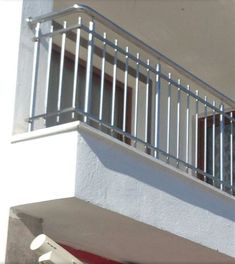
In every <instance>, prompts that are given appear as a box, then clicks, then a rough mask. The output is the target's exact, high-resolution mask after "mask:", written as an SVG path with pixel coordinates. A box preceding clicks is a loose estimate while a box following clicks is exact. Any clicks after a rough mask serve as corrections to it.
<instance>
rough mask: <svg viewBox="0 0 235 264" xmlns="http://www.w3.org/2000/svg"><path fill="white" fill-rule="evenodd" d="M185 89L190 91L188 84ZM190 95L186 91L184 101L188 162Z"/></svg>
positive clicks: (186, 157)
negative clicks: (185, 99)
mask: <svg viewBox="0 0 235 264" xmlns="http://www.w3.org/2000/svg"><path fill="white" fill-rule="evenodd" d="M187 90H188V91H190V86H189V85H187ZM189 109H190V95H189V93H187V101H186V139H185V143H186V144H185V162H186V164H189V114H190V112H189V111H190V110H189ZM186 172H188V166H187V165H186Z"/></svg>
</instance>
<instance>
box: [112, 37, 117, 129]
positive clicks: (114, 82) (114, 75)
mask: <svg viewBox="0 0 235 264" xmlns="http://www.w3.org/2000/svg"><path fill="white" fill-rule="evenodd" d="M114 45H115V48H114V61H113V87H112V110H111V126H114V122H115V100H116V81H117V54H118V50H117V45H118V41H117V39H115V41H114ZM112 133H113V131H112Z"/></svg>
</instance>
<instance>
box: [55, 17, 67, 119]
mask: <svg viewBox="0 0 235 264" xmlns="http://www.w3.org/2000/svg"><path fill="white" fill-rule="evenodd" d="M66 27H67V22H66V21H64V25H63V28H64V29H66ZM65 41H66V33H65V32H64V33H62V39H61V53H60V72H59V87H58V98H57V114H58V115H57V117H56V122H59V121H60V111H61V103H62V98H61V97H62V86H63V72H64V53H65Z"/></svg>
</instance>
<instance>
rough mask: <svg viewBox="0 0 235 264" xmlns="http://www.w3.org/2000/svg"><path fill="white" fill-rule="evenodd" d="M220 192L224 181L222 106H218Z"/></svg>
mask: <svg viewBox="0 0 235 264" xmlns="http://www.w3.org/2000/svg"><path fill="white" fill-rule="evenodd" d="M220 111H221V113H220V190H223V181H224V105H223V104H221V105H220Z"/></svg>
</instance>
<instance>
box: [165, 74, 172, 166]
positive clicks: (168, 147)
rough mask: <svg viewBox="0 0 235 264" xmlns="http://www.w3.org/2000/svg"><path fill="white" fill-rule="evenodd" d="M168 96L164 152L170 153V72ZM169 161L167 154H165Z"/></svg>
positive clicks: (169, 76) (169, 75)
mask: <svg viewBox="0 0 235 264" xmlns="http://www.w3.org/2000/svg"><path fill="white" fill-rule="evenodd" d="M168 79H169V81H168V98H167V134H166V153H167V154H168V155H169V154H170V132H171V73H169V74H168ZM167 162H169V156H167Z"/></svg>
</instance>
